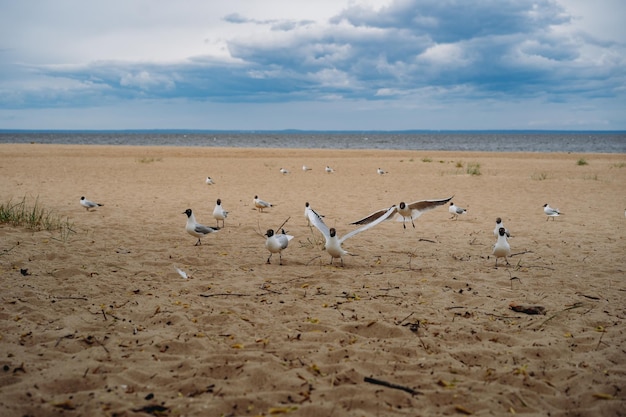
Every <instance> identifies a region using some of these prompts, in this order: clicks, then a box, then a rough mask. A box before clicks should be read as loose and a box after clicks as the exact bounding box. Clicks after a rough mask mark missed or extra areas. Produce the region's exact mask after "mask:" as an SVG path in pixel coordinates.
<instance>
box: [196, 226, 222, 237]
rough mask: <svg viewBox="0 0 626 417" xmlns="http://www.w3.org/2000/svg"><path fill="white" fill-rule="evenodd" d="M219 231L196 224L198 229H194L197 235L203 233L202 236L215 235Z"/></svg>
mask: <svg viewBox="0 0 626 417" xmlns="http://www.w3.org/2000/svg"><path fill="white" fill-rule="evenodd" d="M218 230H219V229H216V228H214V227H209V226H204V225H202V224H196V227H195V228H194V231H195V232H196V233H202V234H205V235H206V234H208V233H213V232H216V231H218Z"/></svg>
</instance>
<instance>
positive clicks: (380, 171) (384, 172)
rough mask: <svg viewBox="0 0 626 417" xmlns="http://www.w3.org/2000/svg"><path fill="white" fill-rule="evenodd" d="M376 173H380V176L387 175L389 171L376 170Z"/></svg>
mask: <svg viewBox="0 0 626 417" xmlns="http://www.w3.org/2000/svg"><path fill="white" fill-rule="evenodd" d="M376 172H378V175H385V174H386V173H387V171H385V170H384V169H381V168H378V169H377V170H376Z"/></svg>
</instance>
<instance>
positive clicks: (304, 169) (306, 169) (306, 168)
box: [302, 165, 311, 172]
mask: <svg viewBox="0 0 626 417" xmlns="http://www.w3.org/2000/svg"><path fill="white" fill-rule="evenodd" d="M302 170H303V171H304V172H307V171H310V170H311V168H309V167H308V166H306V165H302Z"/></svg>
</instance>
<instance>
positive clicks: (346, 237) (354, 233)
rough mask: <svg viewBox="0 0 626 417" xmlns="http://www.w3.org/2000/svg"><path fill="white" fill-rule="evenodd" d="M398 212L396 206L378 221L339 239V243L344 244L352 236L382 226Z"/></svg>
mask: <svg viewBox="0 0 626 417" xmlns="http://www.w3.org/2000/svg"><path fill="white" fill-rule="evenodd" d="M395 212H396V206H395V205H394V206H391V207H389V208H388V209H387V211H385V212H384V213H383V214H382V215H381V216H379V217H378V218H377V219H376V220H374V221H373V222H371V223H368V224H365V225H363V226H361V227H359V228H358V229H354V230H352V231H351V232H349V233H347V234H346V235H345V236H343V237H342V238H341V239H339V243H343V242H344V241H345V240H346V239H349V238H351V237H352V236H354V235H356V234H358V233H361V232H364V231H366V230H367V229H371V228H372V227H374V226H376V225H377V224H380V223H382V222H384V221H385V220H387V219H388V218H390V217H391V215H393V214H394V213H395Z"/></svg>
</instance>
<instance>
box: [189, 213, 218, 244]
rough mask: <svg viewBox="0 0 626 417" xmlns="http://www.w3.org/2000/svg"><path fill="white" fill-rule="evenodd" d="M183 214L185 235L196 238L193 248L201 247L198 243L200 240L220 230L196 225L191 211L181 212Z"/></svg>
mask: <svg viewBox="0 0 626 417" xmlns="http://www.w3.org/2000/svg"><path fill="white" fill-rule="evenodd" d="M183 214H186V215H187V226H185V230H187V233H189V234H190V235H191V236H194V237H197V238H198V241H197V242H196V244H195V245H194V246H198V245H202V242H200V238H202V237H204V236H206V235H208V234H210V233H215V232H217V231H218V230H220V228H219V227H209V226H204V225H202V224H200V223H197V222H196V216H194V215H193V212H192V211H191V209H187V210H185V211H183Z"/></svg>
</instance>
